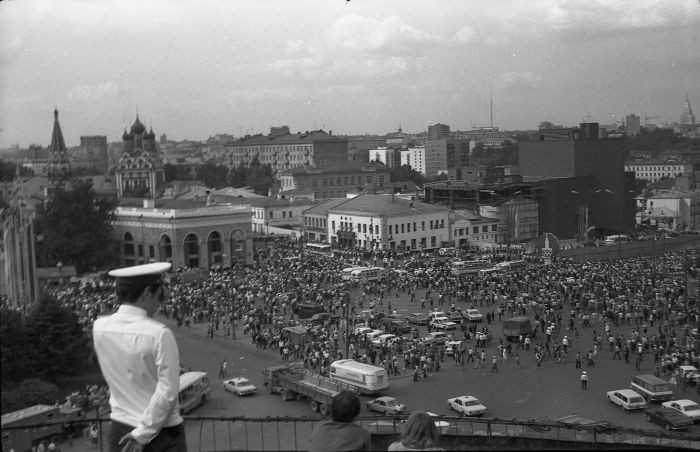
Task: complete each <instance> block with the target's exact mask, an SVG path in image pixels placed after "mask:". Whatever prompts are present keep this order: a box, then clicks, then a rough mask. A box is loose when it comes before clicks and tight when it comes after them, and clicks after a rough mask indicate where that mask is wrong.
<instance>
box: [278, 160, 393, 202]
mask: <svg viewBox="0 0 700 452" xmlns="http://www.w3.org/2000/svg"><path fill="white" fill-rule="evenodd" d="M277 179H278V180H279V182H280V187H281V190H282V193H285V192H288V191H291V190H312V191H313V192H314V200H316V201H322V200H324V199H332V198H344V197H346V196H347V195H348V193H354V192H357V191H358V190H362V189H363V187H365V186H367V185H369V186H376V187H383V186H385V185H386V184H389V183H390V182H391V169H390V168H389V167H387V166H384V165H377V164H371V163H370V164H366V163H363V162H360V161H347V160H346V161H343V162H334V163H328V164H325V165H323V166H321V167H318V168H314V167H311V166H304V167H298V168H293V169H289V170H285V171H281V172H279V173H278V174H277Z"/></svg>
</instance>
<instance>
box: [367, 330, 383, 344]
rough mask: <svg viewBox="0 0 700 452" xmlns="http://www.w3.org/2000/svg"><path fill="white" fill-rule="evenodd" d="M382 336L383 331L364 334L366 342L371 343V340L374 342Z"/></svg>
mask: <svg viewBox="0 0 700 452" xmlns="http://www.w3.org/2000/svg"><path fill="white" fill-rule="evenodd" d="M382 334H384V331H382V330H372V331H370V332H369V333H365V337H366V338H367V340H368V341H370V342H372V341H373V340H375V339H376V338H378V337H379V336H381V335H382Z"/></svg>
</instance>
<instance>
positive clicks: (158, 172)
mask: <svg viewBox="0 0 700 452" xmlns="http://www.w3.org/2000/svg"><path fill="white" fill-rule="evenodd" d="M122 141H123V143H124V150H123V152H122V154H121V156H120V157H119V161H118V162H117V165H116V167H115V170H114V173H115V175H116V178H117V194H118V196H119V197H120V198H121V197H123V196H134V197H143V198H155V197H156V194H157V193H158V191H159V190H160V189H161V188H162V186H163V184H164V182H165V173H164V170H163V163H162V160H161V158H160V155H159V153H158V149H157V147H156V135H155V133H153V129H151V130H150V131H146V127H145V126H144V125H143V124H142V123H141V121H140V120H139V117H138V115H136V121H134V124H133V125H132V126H131V130H130V131H129V132H127V131H126V127H125V128H124V133H123V134H122Z"/></svg>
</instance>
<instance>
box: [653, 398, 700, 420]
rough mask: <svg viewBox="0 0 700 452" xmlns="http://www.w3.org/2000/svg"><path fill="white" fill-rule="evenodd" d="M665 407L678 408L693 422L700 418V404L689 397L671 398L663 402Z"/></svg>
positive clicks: (677, 409)
mask: <svg viewBox="0 0 700 452" xmlns="http://www.w3.org/2000/svg"><path fill="white" fill-rule="evenodd" d="M661 406H662V407H664V408H669V409H672V410H676V411H678V412H680V413H681V414H683V415H684V416H685V417H687V418H688V419H690V420H692V421H693V422H697V421H699V420H700V405H698V404H697V403H696V402H693V401H692V400H689V399H681V400H669V401H668V402H664V403H662V404H661Z"/></svg>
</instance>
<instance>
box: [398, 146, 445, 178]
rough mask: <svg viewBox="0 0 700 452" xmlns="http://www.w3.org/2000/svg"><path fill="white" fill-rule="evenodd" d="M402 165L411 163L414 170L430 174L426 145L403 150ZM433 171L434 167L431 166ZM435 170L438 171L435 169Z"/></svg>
mask: <svg viewBox="0 0 700 452" xmlns="http://www.w3.org/2000/svg"><path fill="white" fill-rule="evenodd" d="M400 152H401V166H403V165H409V166H410V167H411V169H413V170H414V171H418V172H419V173H421V174H423V175H425V176H427V175H428V168H427V164H428V163H427V159H426V152H425V148H424V147H419V148H408V149H406V150H401V151H400ZM431 171H433V169H432V168H431ZM435 172H437V171H436V170H435Z"/></svg>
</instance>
